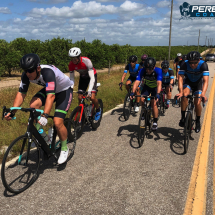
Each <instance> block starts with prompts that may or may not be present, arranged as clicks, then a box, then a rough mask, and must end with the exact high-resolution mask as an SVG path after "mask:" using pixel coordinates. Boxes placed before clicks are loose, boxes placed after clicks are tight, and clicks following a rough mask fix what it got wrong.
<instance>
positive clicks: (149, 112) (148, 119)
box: [147, 109, 153, 132]
mask: <svg viewBox="0 0 215 215" xmlns="http://www.w3.org/2000/svg"><path fill="white" fill-rule="evenodd" d="M152 121H153V114H152V110H151V109H150V110H148V112H147V126H148V127H149V132H150V131H151V127H152Z"/></svg>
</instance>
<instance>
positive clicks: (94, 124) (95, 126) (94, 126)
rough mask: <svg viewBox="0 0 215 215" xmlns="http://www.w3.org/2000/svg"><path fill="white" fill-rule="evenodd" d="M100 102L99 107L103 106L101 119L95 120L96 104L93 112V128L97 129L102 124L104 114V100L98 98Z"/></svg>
mask: <svg viewBox="0 0 215 215" xmlns="http://www.w3.org/2000/svg"><path fill="white" fill-rule="evenodd" d="M98 102H99V107H100V108H101V116H100V119H99V120H98V121H95V120H94V117H95V114H96V107H95V106H94V110H93V112H92V113H93V114H92V123H91V126H92V128H93V129H97V128H98V127H99V125H100V122H101V120H102V114H103V102H102V100H101V99H98Z"/></svg>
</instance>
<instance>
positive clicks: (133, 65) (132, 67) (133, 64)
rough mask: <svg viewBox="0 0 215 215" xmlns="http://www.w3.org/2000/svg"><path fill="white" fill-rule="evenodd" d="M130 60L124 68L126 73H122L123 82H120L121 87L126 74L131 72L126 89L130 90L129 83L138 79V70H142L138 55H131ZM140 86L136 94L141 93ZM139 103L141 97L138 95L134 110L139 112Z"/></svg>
mask: <svg viewBox="0 0 215 215" xmlns="http://www.w3.org/2000/svg"><path fill="white" fill-rule="evenodd" d="M129 62H130V63H128V64H127V65H126V67H125V70H124V73H123V75H122V78H121V82H120V83H119V86H120V88H121V87H122V84H123V81H124V79H125V76H126V75H127V73H128V71H129V73H130V76H129V77H128V79H127V81H126V86H125V87H126V89H127V91H128V92H129V88H130V86H129V84H132V83H133V82H134V81H136V77H137V75H138V72H139V71H140V69H141V68H142V67H141V66H140V65H139V64H138V63H137V56H136V55H131V56H130V57H129ZM139 91H140V88H139V87H138V88H137V89H136V95H140V92H139ZM139 103H140V97H137V99H136V104H135V107H134V111H135V112H136V113H137V112H138V111H139Z"/></svg>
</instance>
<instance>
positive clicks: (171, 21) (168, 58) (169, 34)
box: [168, 0, 173, 61]
mask: <svg viewBox="0 0 215 215" xmlns="http://www.w3.org/2000/svg"><path fill="white" fill-rule="evenodd" d="M172 9H173V0H172V3H171V15H170V29H169V56H168V61H169V60H170V51H171V31H172Z"/></svg>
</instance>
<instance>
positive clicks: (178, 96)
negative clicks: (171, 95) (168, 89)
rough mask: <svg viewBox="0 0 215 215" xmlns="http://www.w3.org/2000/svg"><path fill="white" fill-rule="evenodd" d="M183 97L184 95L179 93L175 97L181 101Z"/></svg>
mask: <svg viewBox="0 0 215 215" xmlns="http://www.w3.org/2000/svg"><path fill="white" fill-rule="evenodd" d="M182 96H183V93H178V94H176V95H175V97H177V99H180V98H181V97H182Z"/></svg>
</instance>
